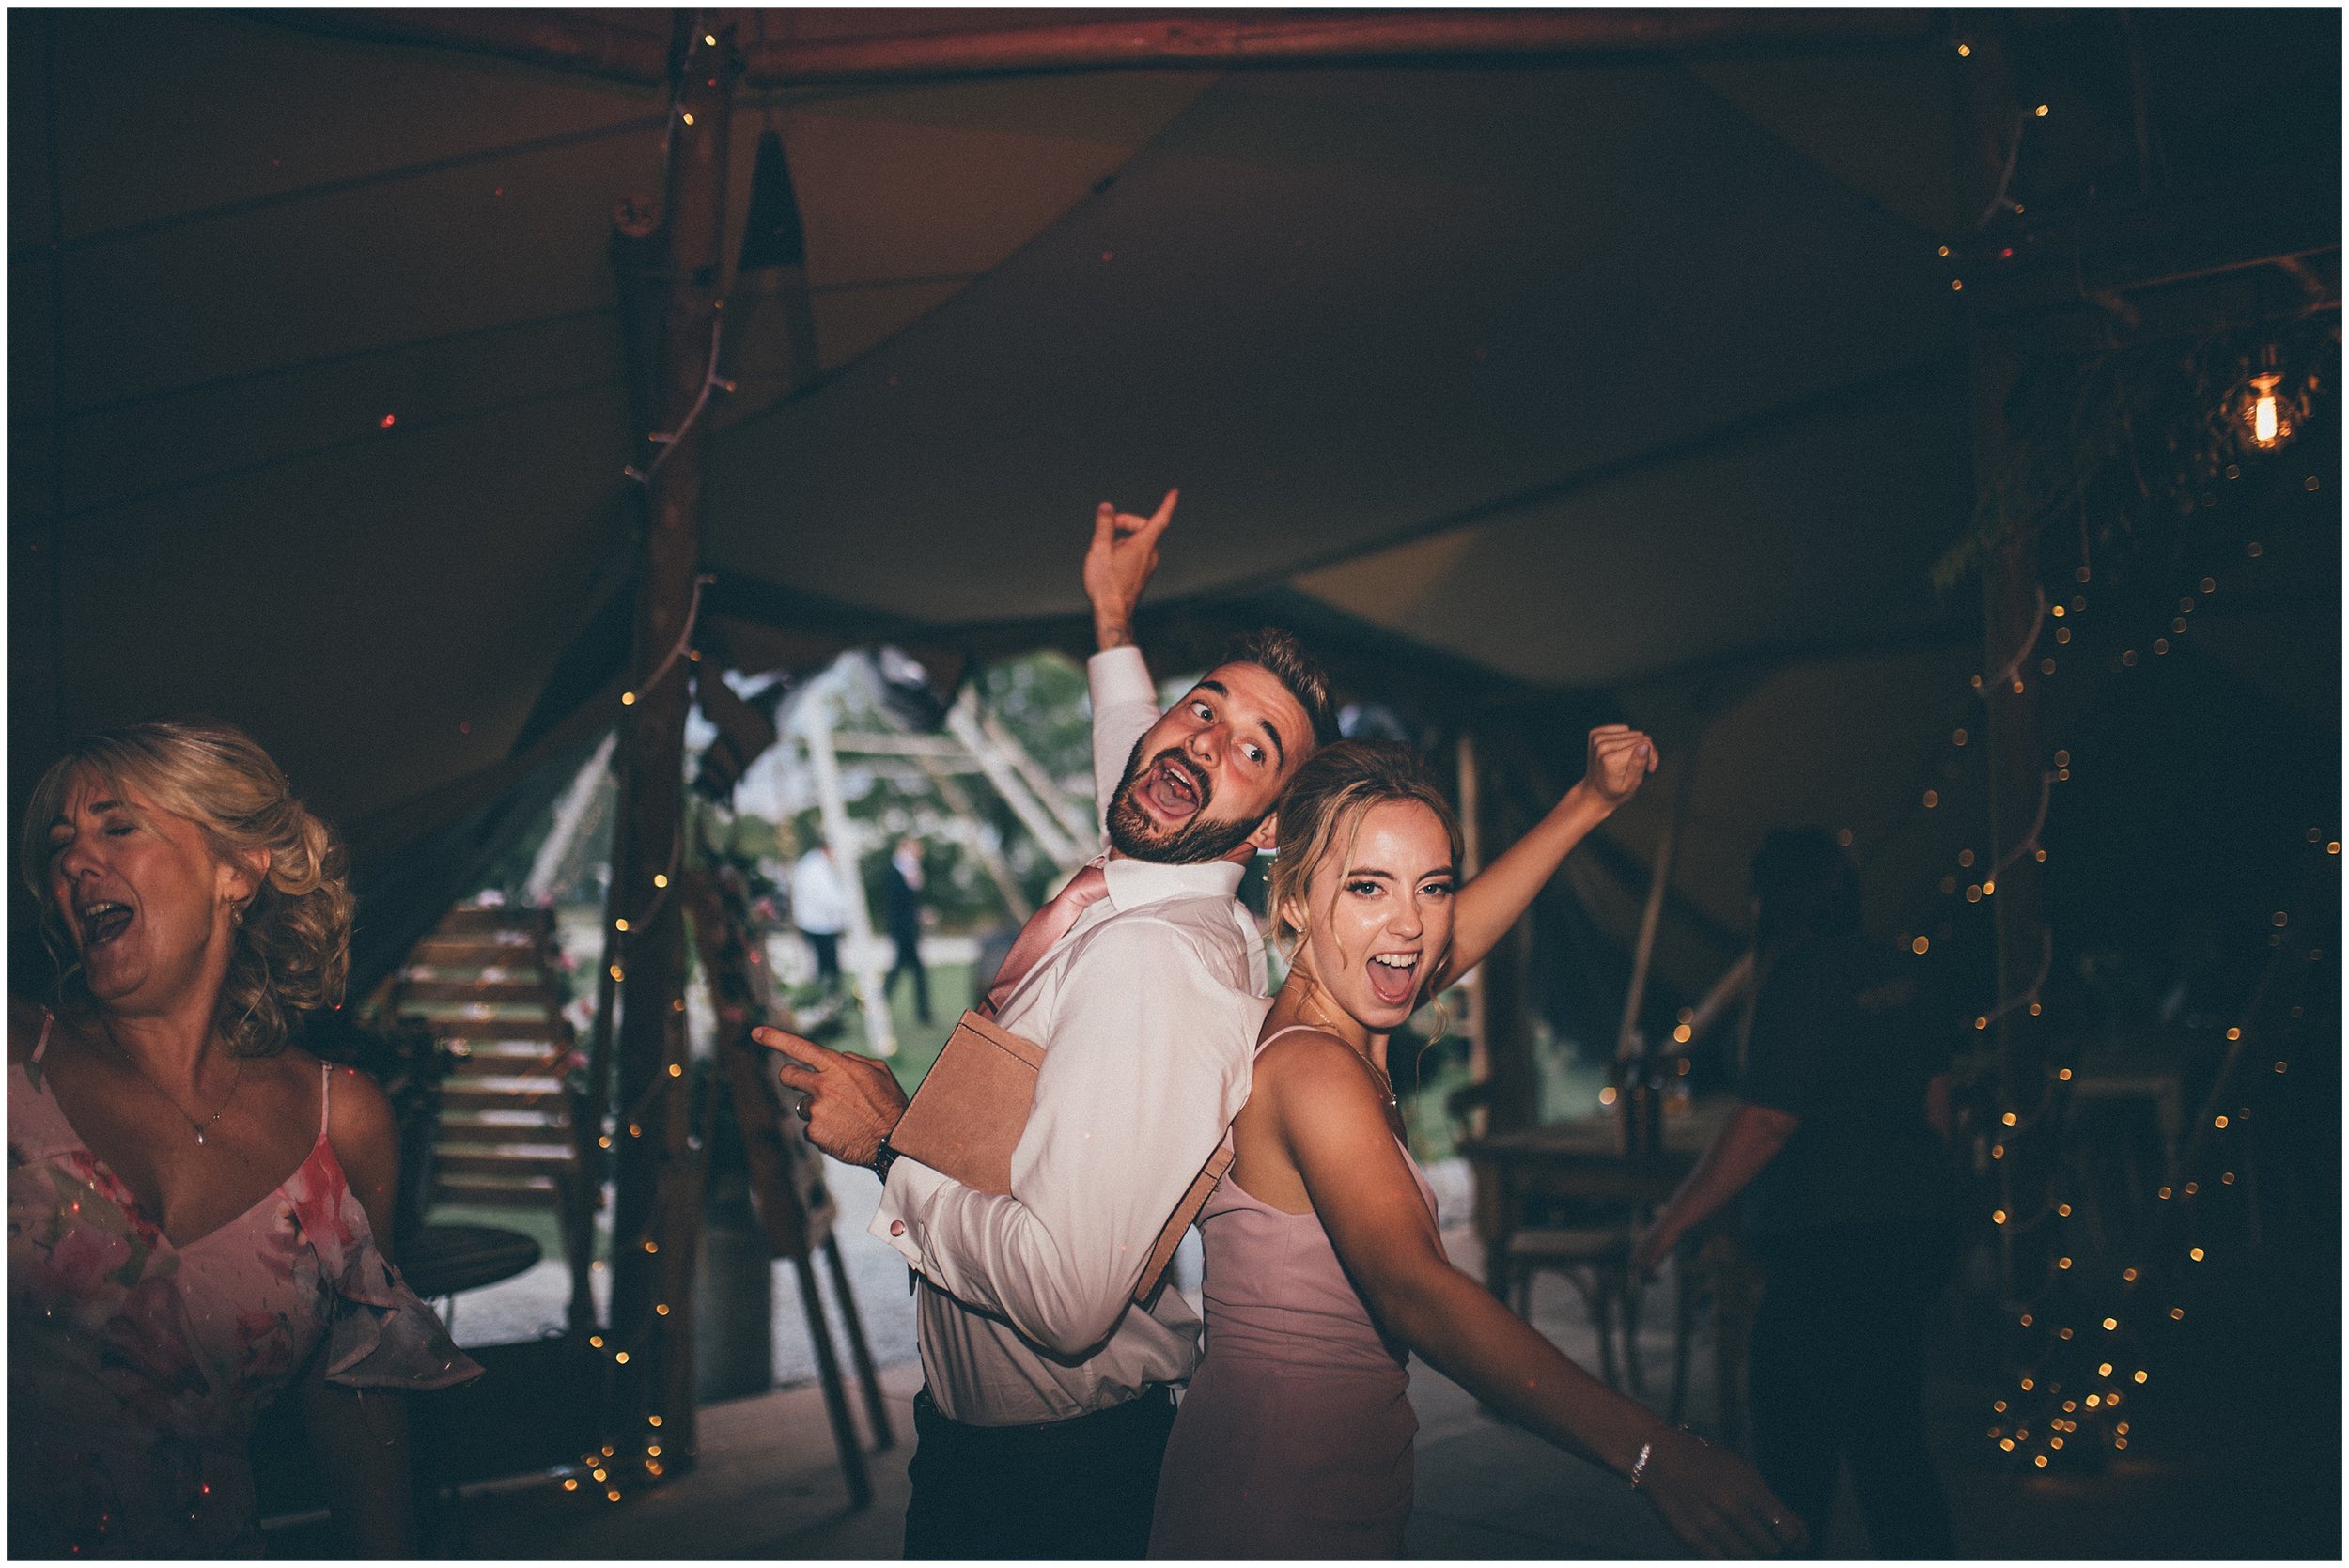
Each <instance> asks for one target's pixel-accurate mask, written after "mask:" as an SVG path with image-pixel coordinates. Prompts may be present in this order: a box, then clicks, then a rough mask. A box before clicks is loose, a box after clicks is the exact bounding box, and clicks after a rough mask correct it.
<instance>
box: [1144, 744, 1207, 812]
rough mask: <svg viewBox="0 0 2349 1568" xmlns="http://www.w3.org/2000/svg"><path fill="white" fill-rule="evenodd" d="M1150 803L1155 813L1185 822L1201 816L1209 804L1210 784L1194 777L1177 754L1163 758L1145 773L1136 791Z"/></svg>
mask: <svg viewBox="0 0 2349 1568" xmlns="http://www.w3.org/2000/svg"><path fill="white" fill-rule="evenodd" d="M1136 793H1137V794H1139V795H1141V796H1143V798H1144V799H1145V800H1147V801H1148V803H1149V806H1150V810H1151V811H1152V813H1153V814H1154V815H1158V816H1159V817H1161V818H1163V819H1164V820H1166V821H1169V822H1184V821H1188V820H1189V819H1190V818H1191V817H1192V816H1195V815H1198V812H1199V808H1200V807H1201V806H1203V805H1205V804H1206V799H1207V783H1206V780H1205V779H1198V778H1193V777H1192V776H1191V774H1190V770H1189V769H1188V768H1186V767H1185V766H1184V765H1183V764H1182V763H1180V762H1178V761H1176V760H1175V758H1173V757H1160V758H1159V760H1158V761H1156V762H1154V763H1152V764H1151V765H1150V770H1149V771H1148V772H1147V773H1145V774H1143V778H1142V787H1141V788H1140V789H1139V790H1137V791H1136Z"/></svg>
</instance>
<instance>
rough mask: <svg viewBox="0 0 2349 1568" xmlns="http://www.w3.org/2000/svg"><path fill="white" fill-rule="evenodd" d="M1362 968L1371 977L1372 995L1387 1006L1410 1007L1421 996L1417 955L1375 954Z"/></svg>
mask: <svg viewBox="0 0 2349 1568" xmlns="http://www.w3.org/2000/svg"><path fill="white" fill-rule="evenodd" d="M1362 968H1363V970H1365V971H1366V972H1367V973H1368V974H1369V976H1370V990H1371V994H1372V995H1373V996H1376V997H1377V999H1378V1000H1379V1001H1380V1002H1382V1003H1383V1004H1385V1005H1386V1006H1389V1007H1405V1006H1408V1005H1409V1004H1410V1002H1411V1001H1412V999H1413V998H1415V997H1416V996H1418V995H1419V955H1418V954H1416V953H1374V954H1372V955H1371V956H1370V958H1369V960H1368V961H1367V962H1365V963H1364V964H1363V966H1362Z"/></svg>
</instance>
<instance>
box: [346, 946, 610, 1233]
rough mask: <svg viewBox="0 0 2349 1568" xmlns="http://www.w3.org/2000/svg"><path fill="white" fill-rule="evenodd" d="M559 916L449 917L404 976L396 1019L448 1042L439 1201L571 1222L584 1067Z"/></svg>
mask: <svg viewBox="0 0 2349 1568" xmlns="http://www.w3.org/2000/svg"><path fill="white" fill-rule="evenodd" d="M561 975H562V971H561V969H560V966H559V965H558V964H557V962H556V948H555V943H554V920H553V916H552V912H551V911H549V910H545V909H537V908H514V907H507V908H474V907H470V906H469V907H467V908H459V909H452V910H450V911H449V912H448V913H447V914H446V915H445V916H443V918H442V920H441V923H440V924H439V925H438V926H436V927H435V928H434V929H433V930H432V932H431V933H430V934H429V935H428V936H427V937H426V938H425V939H423V940H422V941H420V942H418V943H417V944H416V946H415V948H414V950H413V951H412V952H411V953H410V955H409V956H408V962H407V963H406V964H405V965H404V966H403V967H402V969H401V970H400V973H399V976H398V979H397V984H396V986H395V987H394V990H393V993H392V999H391V1000H392V1006H393V1009H394V1010H395V1011H396V1012H398V1013H400V1014H403V1015H405V1016H407V1017H413V1018H420V1019H422V1020H424V1021H425V1022H426V1023H428V1024H429V1025H430V1026H431V1029H432V1032H433V1033H434V1035H435V1036H436V1037H437V1038H438V1039H439V1041H440V1044H441V1048H442V1052H443V1062H444V1063H445V1066H446V1069H447V1070H446V1075H445V1076H444V1077H443V1079H442V1082H441V1091H440V1093H441V1125H440V1132H439V1136H438V1138H437V1140H436V1141H435V1142H434V1145H433V1165H434V1171H435V1176H434V1182H433V1193H432V1196H433V1201H434V1202H436V1203H468V1204H479V1205H485V1206H490V1207H497V1208H541V1209H547V1210H550V1211H552V1212H553V1213H554V1214H555V1215H556V1216H557V1217H558V1218H561V1217H563V1215H564V1212H565V1208H566V1204H567V1203H568V1201H569V1189H570V1188H571V1187H572V1186H573V1185H575V1184H574V1183H573V1181H572V1177H573V1174H574V1172H576V1170H577V1168H578V1155H577V1152H576V1145H575V1142H574V1136H573V1130H572V1126H571V1108H570V1095H569V1093H568V1090H567V1089H566V1087H565V1084H564V1078H565V1075H566V1074H568V1072H570V1071H571V1070H572V1068H573V1067H574V1066H576V1065H578V1063H577V1056H576V1052H577V1042H576V1041H575V1040H574V1039H573V1037H572V1031H571V1026H570V1024H569V1022H568V1020H567V1019H565V1017H563V1004H564V1002H565V1001H566V1000H568V994H567V990H566V987H565V986H564V984H563V981H562V977H561Z"/></svg>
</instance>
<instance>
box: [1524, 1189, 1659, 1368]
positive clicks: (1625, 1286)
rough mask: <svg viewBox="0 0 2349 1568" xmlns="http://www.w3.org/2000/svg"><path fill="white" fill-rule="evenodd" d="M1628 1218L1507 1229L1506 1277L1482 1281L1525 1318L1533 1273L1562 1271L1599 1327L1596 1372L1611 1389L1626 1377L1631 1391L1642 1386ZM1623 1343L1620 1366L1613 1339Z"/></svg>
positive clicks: (1637, 1305) (1637, 1301)
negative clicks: (1617, 1222) (1619, 1220)
mask: <svg viewBox="0 0 2349 1568" xmlns="http://www.w3.org/2000/svg"><path fill="white" fill-rule="evenodd" d="M1631 1240H1632V1230H1631V1223H1630V1218H1629V1216H1628V1215H1627V1214H1626V1217H1625V1219H1624V1221H1623V1223H1621V1224H1613V1223H1609V1224H1598V1225H1555V1226H1552V1225H1542V1226H1526V1227H1521V1228H1519V1229H1517V1230H1515V1231H1513V1232H1511V1233H1510V1235H1509V1239H1508V1242H1507V1244H1506V1246H1505V1248H1504V1249H1503V1253H1504V1255H1505V1257H1506V1259H1507V1267H1508V1274H1507V1277H1506V1278H1505V1279H1504V1280H1502V1281H1487V1283H1488V1284H1489V1285H1490V1287H1491V1289H1492V1291H1493V1294H1495V1295H1496V1296H1501V1299H1502V1300H1503V1301H1506V1302H1508V1303H1509V1305H1510V1307H1511V1308H1512V1309H1513V1310H1514V1311H1515V1312H1517V1315H1518V1316H1519V1317H1529V1316H1530V1315H1531V1314H1530V1312H1529V1309H1530V1308H1531V1306H1532V1293H1533V1276H1534V1275H1536V1274H1538V1273H1540V1272H1542V1271H1543V1270H1545V1269H1548V1270H1551V1271H1554V1272H1556V1273H1559V1274H1563V1275H1564V1276H1565V1278H1566V1280H1567V1281H1568V1282H1569V1283H1570V1284H1572V1285H1573V1286H1574V1288H1575V1290H1576V1292H1577V1293H1578V1294H1579V1295H1580V1296H1581V1297H1582V1305H1583V1307H1584V1309H1585V1310H1586V1311H1588V1312H1589V1313H1590V1314H1591V1327H1593V1328H1595V1329H1596V1330H1597V1331H1598V1370H1599V1375H1600V1376H1601V1377H1604V1378H1605V1379H1606V1380H1607V1386H1608V1387H1609V1388H1610V1389H1621V1388H1623V1387H1624V1385H1625V1383H1626V1381H1627V1382H1628V1383H1629V1385H1630V1390H1631V1392H1632V1393H1634V1394H1641V1393H1644V1392H1645V1391H1646V1381H1645V1379H1644V1378H1643V1377H1641V1373H1640V1348H1639V1347H1640V1283H1639V1281H1636V1280H1634V1279H1633V1278H1632V1277H1631ZM1618 1335H1620V1336H1621V1338H1622V1342H1623V1355H1622V1363H1621V1371H1618V1370H1617V1358H1616V1353H1615V1342H1616V1338H1617V1336H1618Z"/></svg>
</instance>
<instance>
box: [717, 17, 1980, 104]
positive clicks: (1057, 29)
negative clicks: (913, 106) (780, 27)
mask: <svg viewBox="0 0 2349 1568" xmlns="http://www.w3.org/2000/svg"><path fill="white" fill-rule="evenodd" d="M1932 27H1933V23H1932V20H1931V16H1930V13H1928V12H1926V11H1922V10H1864V9H1861V10H1843V9H1824V8H1822V9H1810V8H1805V9H1792V8H1790V9H1782V10H1742V9H1705V10H1642V9H1628V8H1624V9H1615V8H1609V9H1578V10H1506V11H1490V10H1440V11H1377V12H1370V13H1347V12H1333V11H1322V12H1312V13H1302V14H1300V13H1295V12H1291V13H1287V14H1282V13H1278V12H1275V13H1271V14H1266V13H1263V12H1258V13H1255V14H1254V15H1252V16H1242V17H1234V16H1216V15H1212V14H1206V15H1200V14H1191V15H1182V16H1160V17H1152V16H1137V17H1134V18H1131V19H1130V20H1128V19H1123V18H1121V19H1119V20H1116V21H1111V22H1081V23H1056V24H1048V25H1042V26H1033V27H1007V28H1001V29H994V30H988V31H952V32H940V33H915V34H906V35H902V36H897V37H876V38H848V39H799V40H794V41H789V42H777V41H769V42H766V43H758V44H753V45H751V46H750V51H749V63H748V69H747V70H746V71H745V72H744V74H745V77H746V79H747V81H748V83H749V85H752V86H754V87H782V86H801V85H819V84H826V83H843V82H859V81H883V80H900V79H911V78H921V77H939V76H972V75H1003V74H1011V73H1016V72H1022V71H1046V70H1166V69H1169V68H1182V67H1206V68H1209V69H1214V70H1230V69H1236V68H1240V67H1248V66H1281V65H1312V64H1330V63H1346V62H1355V61H1371V60H1406V59H1418V58H1428V57H1434V56H1445V55H1453V56H1475V55H1499V56H1521V55H1541V54H1677V53H1682V52H1687V51H1694V50H1710V49H1720V48H1739V47H1752V46H1780V45H1788V44H1816V43H1851V42H1874V43H1882V42H1906V41H1917V40H1921V39H1925V38H1927V37H1928V36H1930V34H1931V30H1932Z"/></svg>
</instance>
